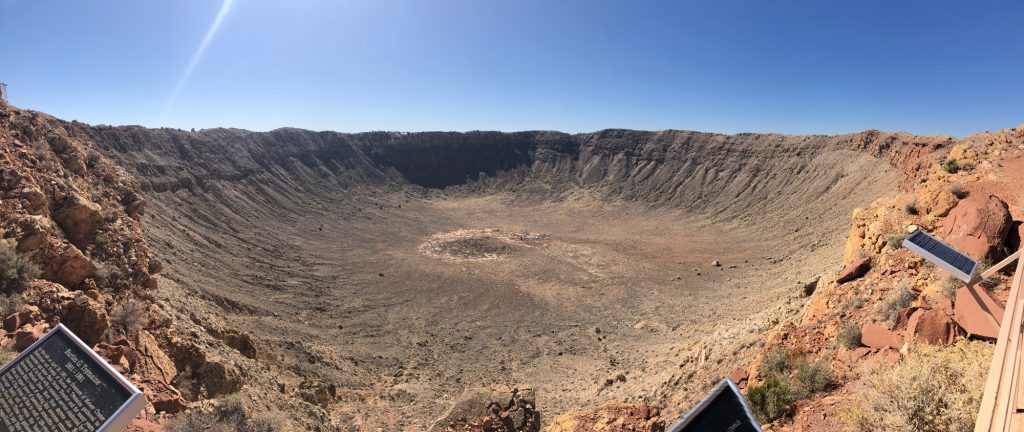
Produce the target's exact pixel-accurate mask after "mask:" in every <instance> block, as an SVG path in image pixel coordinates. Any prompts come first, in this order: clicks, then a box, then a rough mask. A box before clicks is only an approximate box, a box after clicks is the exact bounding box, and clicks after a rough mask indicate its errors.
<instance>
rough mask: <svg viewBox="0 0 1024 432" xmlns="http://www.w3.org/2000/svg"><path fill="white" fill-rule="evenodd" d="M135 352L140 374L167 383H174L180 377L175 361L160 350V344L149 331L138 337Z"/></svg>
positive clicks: (141, 332) (141, 333)
mask: <svg viewBox="0 0 1024 432" xmlns="http://www.w3.org/2000/svg"><path fill="white" fill-rule="evenodd" d="M135 350H136V351H137V352H138V368H139V371H138V373H139V374H141V375H145V376H149V377H152V378H154V379H158V380H160V381H162V382H165V383H170V382H173V381H174V378H175V377H177V376H178V370H177V368H175V366H174V361H173V360H171V358H170V357H168V356H167V354H166V353H164V351H163V350H162V349H160V344H159V343H157V341H156V338H154V337H153V335H151V334H150V333H149V332H148V331H145V330H142V331H140V332H139V334H138V335H137V336H136V339H135Z"/></svg>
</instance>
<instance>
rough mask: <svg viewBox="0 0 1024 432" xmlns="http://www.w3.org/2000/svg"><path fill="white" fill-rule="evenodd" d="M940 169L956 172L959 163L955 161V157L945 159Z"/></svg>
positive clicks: (958, 169)
mask: <svg viewBox="0 0 1024 432" xmlns="http://www.w3.org/2000/svg"><path fill="white" fill-rule="evenodd" d="M942 169H944V170H946V172H948V173H950V174H956V173H957V172H959V171H960V164H959V163H957V161H956V159H946V161H945V162H943V163H942Z"/></svg>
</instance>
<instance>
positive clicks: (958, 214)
mask: <svg viewBox="0 0 1024 432" xmlns="http://www.w3.org/2000/svg"><path fill="white" fill-rule="evenodd" d="M1012 223H1013V220H1012V219H1011V218H1010V211H1009V209H1008V207H1007V205H1006V203H1005V202H1003V200H1001V199H999V198H998V197H996V196H993V195H989V196H984V197H983V196H980V195H979V196H970V197H968V198H967V199H965V200H963V201H961V202H960V203H959V204H957V206H956V207H954V208H953V210H952V211H951V212H949V215H948V216H946V220H945V222H944V223H943V226H942V238H943V239H945V240H946V241H947V242H949V243H950V244H951V245H953V247H955V248H956V249H957V250H959V251H960V252H963V253H965V254H967V255H970V256H971V257H973V258H975V259H984V258H993V257H994V256H993V255H994V253H995V252H996V251H998V250H999V248H1000V247H1002V245H1003V242H1004V241H1005V240H1006V235H1007V234H1008V233H1009V232H1010V227H1011V225H1012Z"/></svg>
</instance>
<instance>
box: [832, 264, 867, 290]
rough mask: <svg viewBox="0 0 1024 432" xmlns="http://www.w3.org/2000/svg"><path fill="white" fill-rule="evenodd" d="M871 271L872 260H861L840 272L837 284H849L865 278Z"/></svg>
mask: <svg viewBox="0 0 1024 432" xmlns="http://www.w3.org/2000/svg"><path fill="white" fill-rule="evenodd" d="M868 270H871V258H861V259H859V260H856V261H854V262H852V263H850V264H848V265H847V266H846V267H844V268H843V270H842V271H840V272H839V276H837V277H836V283H840V284H841V283H844V282H849V281H852V280H854V279H857V278H859V277H861V276H864V274H865V273H867V272H868Z"/></svg>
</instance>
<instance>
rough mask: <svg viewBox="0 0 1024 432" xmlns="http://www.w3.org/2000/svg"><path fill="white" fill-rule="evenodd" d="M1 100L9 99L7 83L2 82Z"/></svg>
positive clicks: (0, 86)
mask: <svg viewBox="0 0 1024 432" xmlns="http://www.w3.org/2000/svg"><path fill="white" fill-rule="evenodd" d="M0 100H2V101H5V102H6V101H7V84H4V83H0Z"/></svg>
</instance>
